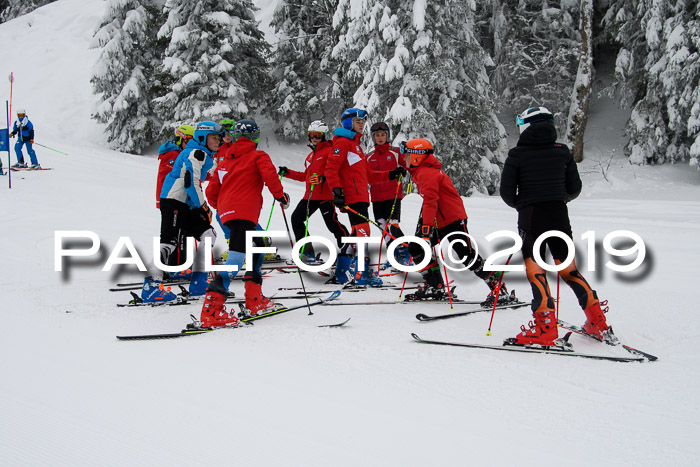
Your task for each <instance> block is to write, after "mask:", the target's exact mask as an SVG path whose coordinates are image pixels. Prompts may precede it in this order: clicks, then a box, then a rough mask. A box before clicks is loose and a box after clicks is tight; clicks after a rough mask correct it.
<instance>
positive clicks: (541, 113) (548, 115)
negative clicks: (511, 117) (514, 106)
mask: <svg viewBox="0 0 700 467" xmlns="http://www.w3.org/2000/svg"><path fill="white" fill-rule="evenodd" d="M536 122H554V115H552V112H550V111H549V110H547V108H546V107H530V108H529V109H527V110H526V111H525V112H523V113H521V114H520V115H518V116H516V117H515V124H516V125H517V126H518V131H520V134H523V131H525V130H526V129H527V128H528V127H529V126H530V124H532V123H536Z"/></svg>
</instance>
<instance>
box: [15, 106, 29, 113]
mask: <svg viewBox="0 0 700 467" xmlns="http://www.w3.org/2000/svg"><path fill="white" fill-rule="evenodd" d="M17 115H27V112H26V111H25V110H24V107H18V108H17Z"/></svg>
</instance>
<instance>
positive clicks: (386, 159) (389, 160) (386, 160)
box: [367, 143, 405, 202]
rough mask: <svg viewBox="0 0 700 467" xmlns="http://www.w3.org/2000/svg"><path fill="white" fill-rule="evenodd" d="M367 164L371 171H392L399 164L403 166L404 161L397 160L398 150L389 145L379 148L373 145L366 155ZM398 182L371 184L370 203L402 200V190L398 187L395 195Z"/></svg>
mask: <svg viewBox="0 0 700 467" xmlns="http://www.w3.org/2000/svg"><path fill="white" fill-rule="evenodd" d="M397 161H398V163H397ZM367 163H368V164H369V168H370V169H371V170H373V171H387V170H394V169H395V168H396V167H398V165H399V163H400V164H401V165H402V166H405V164H404V161H403V160H401V159H400V158H399V150H398V148H393V147H391V145H390V144H389V143H385V144H382V145H381V146H377V145H375V146H374V147H373V148H372V149H370V150H369V152H368V153H367ZM397 183H398V180H389V181H388V182H381V183H372V184H371V185H370V187H369V191H370V194H371V195H372V202H375V201H386V200H393V199H394V196H396V197H397V198H396V199H403V190H402V189H401V187H399V192H398V196H397V194H396V185H397Z"/></svg>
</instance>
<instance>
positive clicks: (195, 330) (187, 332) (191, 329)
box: [117, 290, 350, 341]
mask: <svg viewBox="0 0 700 467" xmlns="http://www.w3.org/2000/svg"><path fill="white" fill-rule="evenodd" d="M339 296H340V291H339V290H336V291H335V292H333V293H332V294H330V295H329V296H328V297H326V298H320V299H318V300H314V301H313V302H310V303H309V305H308V306H314V305H320V304H321V303H324V302H327V301H330V300H335V299H336V298H338V297H339ZM306 306H307V305H306V304H303V305H296V306H290V307H284V308H280V309H277V310H273V311H270V312H269V313H264V314H262V315H255V316H249V317H247V318H243V319H241V322H243V323H246V324H241V325H238V326H218V327H202V326H200V325H199V321H198V320H197V319H196V318H195V317H194V316H192V320H193V323H190V324H188V325H187V328H186V329H183V330H182V331H180V332H176V333H165V334H140V335H133V336H117V339H119V340H122V341H134V340H151V339H174V338H178V337H186V336H195V335H198V334H206V333H208V332H212V331H218V330H220V329H237V328H241V327H245V326H246V325H247V324H248V323H250V322H251V321H256V320H259V319H263V318H268V317H270V316H276V315H279V314H282V313H286V312H288V311H292V310H298V309H300V308H306ZM348 321H350V320H349V319H348V320H346V321H344V322H342V323H339V324H331V325H325V326H324V327H340V326H343V325H344V324H345V323H347V322H348Z"/></svg>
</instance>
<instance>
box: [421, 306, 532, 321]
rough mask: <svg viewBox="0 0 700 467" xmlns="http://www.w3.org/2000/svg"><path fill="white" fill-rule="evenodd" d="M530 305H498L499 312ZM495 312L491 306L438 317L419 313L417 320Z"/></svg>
mask: <svg viewBox="0 0 700 467" xmlns="http://www.w3.org/2000/svg"><path fill="white" fill-rule="evenodd" d="M528 305H530V304H529V303H527V302H514V303H505V304H502V305H496V309H497V310H505V309H508V308H522V307H524V306H528ZM491 310H493V305H489V306H486V307H481V308H474V309H472V310H465V311H458V312H457V313H448V314H446V315H437V316H428V315H426V314H424V313H418V314H417V315H416V319H417V320H418V321H438V320H441V319H450V318H457V317H459V316H468V315H473V314H474V313H483V312H484V311H491Z"/></svg>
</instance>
